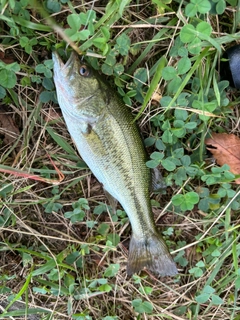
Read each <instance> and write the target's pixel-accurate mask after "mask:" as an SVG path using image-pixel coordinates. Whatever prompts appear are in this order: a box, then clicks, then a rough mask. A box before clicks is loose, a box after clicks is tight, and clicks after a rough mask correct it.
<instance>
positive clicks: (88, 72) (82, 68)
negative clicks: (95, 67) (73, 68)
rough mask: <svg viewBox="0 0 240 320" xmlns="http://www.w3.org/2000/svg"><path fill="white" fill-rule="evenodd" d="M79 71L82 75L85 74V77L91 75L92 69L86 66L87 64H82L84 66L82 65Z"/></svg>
mask: <svg viewBox="0 0 240 320" xmlns="http://www.w3.org/2000/svg"><path fill="white" fill-rule="evenodd" d="M79 72H80V75H81V76H83V77H87V76H89V74H90V71H89V69H88V67H87V66H85V65H82V66H81V67H80V70H79Z"/></svg>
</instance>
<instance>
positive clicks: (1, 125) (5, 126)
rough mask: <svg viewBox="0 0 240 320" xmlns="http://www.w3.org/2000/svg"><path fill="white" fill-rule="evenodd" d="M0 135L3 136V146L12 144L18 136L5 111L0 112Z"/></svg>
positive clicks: (17, 130) (18, 132) (17, 131)
mask: <svg viewBox="0 0 240 320" xmlns="http://www.w3.org/2000/svg"><path fill="white" fill-rule="evenodd" d="M0 133H1V134H3V135H4V136H5V138H4V140H3V142H4V143H5V144H12V143H14V142H15V141H16V139H17V138H18V137H19V135H20V131H19V129H18V128H17V126H16V125H15V123H14V121H13V119H12V117H11V115H10V114H8V113H6V111H5V110H1V111H0Z"/></svg>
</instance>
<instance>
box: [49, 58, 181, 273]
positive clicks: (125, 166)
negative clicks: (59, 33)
mask: <svg viewBox="0 0 240 320" xmlns="http://www.w3.org/2000/svg"><path fill="white" fill-rule="evenodd" d="M53 62H54V81H55V85H56V91H57V97H58V102H59V105H60V107H61V110H62V113H63V117H64V119H65V122H66V124H67V127H68V130H69V132H70V134H71V136H72V139H73V140H74V142H75V144H76V146H77V149H78V151H79V153H80V155H81V157H82V159H83V160H84V161H85V162H86V163H87V165H88V166H89V168H90V169H91V171H92V172H93V174H94V175H95V176H96V178H97V179H98V180H99V181H100V182H101V183H102V184H103V186H104V188H105V190H106V191H107V192H108V193H109V194H111V195H112V196H113V197H114V198H115V199H117V200H118V201H119V202H120V204H121V205H122V207H123V209H124V210H125V212H126V213H127V214H128V217H129V220H130V223H131V227H132V238H131V241H130V248H129V257H128V266H127V272H128V274H129V275H131V274H132V273H134V272H137V271H139V270H141V269H143V268H148V269H149V270H151V271H152V272H154V273H155V274H157V275H163V276H165V275H174V274H176V273H177V269H176V265H175V263H174V261H173V259H172V257H171V255H170V253H169V251H168V248H167V246H166V244H165V243H164V240H163V239H162V237H161V236H160V235H159V234H158V232H157V230H156V226H155V223H154V220H153V214H152V210H151V203H150V185H151V173H150V170H149V169H148V168H147V166H146V161H147V156H146V151H145V148H144V145H143V142H142V139H141V136H140V133H139V130H138V127H137V125H136V124H135V123H134V121H133V120H134V119H133V116H132V114H131V112H130V109H129V108H128V107H127V106H126V105H125V104H124V103H123V102H122V101H121V99H120V98H119V97H118V95H117V94H116V93H115V92H114V91H113V90H112V89H111V87H110V86H109V85H108V84H107V83H106V82H105V81H103V80H102V79H101V78H100V77H99V75H98V74H96V73H95V72H94V71H93V70H92V69H91V68H90V67H89V66H86V65H83V64H82V63H81V62H80V60H79V58H78V56H77V55H76V54H75V53H72V54H71V56H70V58H69V60H68V61H67V63H66V64H64V63H63V62H62V60H61V58H60V57H59V55H58V54H57V53H56V52H54V53H53Z"/></svg>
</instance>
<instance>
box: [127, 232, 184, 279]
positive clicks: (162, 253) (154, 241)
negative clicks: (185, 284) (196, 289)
mask: <svg viewBox="0 0 240 320" xmlns="http://www.w3.org/2000/svg"><path fill="white" fill-rule="evenodd" d="M144 268H147V269H148V270H150V271H152V272H153V273H154V274H156V275H158V276H174V275H175V274H177V273H178V271H177V267H176V264H175V262H174V261H173V258H172V256H171V254H170V253H169V251H168V248H167V246H166V244H165V242H164V240H163V239H162V237H161V236H160V235H158V234H157V233H155V234H152V235H150V236H149V237H148V238H142V239H138V238H137V237H136V236H134V234H133V235H132V239H131V242H130V248H129V256H128V265H127V274H128V275H132V274H133V273H135V272H138V271H140V270H142V269H144Z"/></svg>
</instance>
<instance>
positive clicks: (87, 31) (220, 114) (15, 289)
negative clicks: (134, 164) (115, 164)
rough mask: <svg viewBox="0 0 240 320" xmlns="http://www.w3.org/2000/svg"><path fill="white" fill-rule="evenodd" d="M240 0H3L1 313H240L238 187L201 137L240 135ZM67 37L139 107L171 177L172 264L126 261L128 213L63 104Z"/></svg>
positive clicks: (160, 213)
mask: <svg viewBox="0 0 240 320" xmlns="http://www.w3.org/2000/svg"><path fill="white" fill-rule="evenodd" d="M238 6H239V4H237V2H236V1H234V0H231V1H224V0H220V1H208V0H202V1H201V3H199V2H198V1H194V0H192V1H190V2H186V3H185V2H179V1H171V0H168V1H158V0H152V1H150V0H149V1H146V2H143V3H140V2H139V1H131V2H130V1H92V2H89V3H85V2H83V3H78V2H74V1H64V0H62V1H58V0H56V1H50V0H47V1H45V2H44V8H41V7H39V6H38V5H37V3H36V2H33V1H30V0H29V1H28V0H21V1H16V0H11V1H2V3H1V4H0V8H1V15H0V20H1V24H0V28H1V36H0V39H1V51H2V52H3V53H2V56H1V59H2V60H0V97H1V99H2V104H1V111H2V110H3V111H4V113H5V115H6V116H7V118H3V117H1V114H0V124H1V126H0V133H1V140H0V143H1V156H0V157H1V158H0V161H1V162H0V170H1V173H0V174H1V181H2V183H1V186H0V198H1V202H0V232H1V233H0V234H1V242H0V270H1V273H0V310H1V311H0V319H32V320H36V319H45V320H46V319H78V320H80V319H81V320H85V319H86V320H89V319H102V320H113V319H121V320H124V319H126V320H129V319H204V320H206V319H209V320H210V319H231V320H237V319H240V302H239V297H238V290H239V288H240V268H239V265H238V261H239V253H240V247H239V232H238V229H239V215H238V213H239V208H240V198H239V187H238V185H236V184H234V175H233V174H231V173H230V172H229V168H228V167H227V166H223V167H218V166H217V165H216V164H215V163H214V162H213V161H212V158H211V156H210V155H209V154H208V153H207V151H206V149H205V144H204V141H205V138H206V137H207V136H209V135H210V134H211V132H226V133H234V134H236V135H239V121H238V118H239V112H238V106H239V92H238V91H237V90H234V89H231V88H229V87H228V82H227V81H220V79H219V72H218V70H219V64H220V57H221V54H222V51H223V50H224V49H226V48H227V47H229V46H231V45H234V44H236V43H238V42H239V39H240V35H239V33H238V29H239V12H238V11H239V10H238V9H239V8H238ZM80 24H82V27H81V28H79V25H80ZM62 39H64V40H62ZM66 41H67V42H69V43H70V41H71V44H72V45H75V46H77V48H78V50H79V51H80V52H83V53H84V54H85V59H86V60H87V61H88V62H89V63H90V64H91V65H92V66H93V67H94V68H95V69H97V70H99V72H101V73H103V74H105V76H106V77H107V78H108V81H109V82H110V83H111V84H112V85H113V86H115V88H116V90H117V91H118V92H119V94H120V95H121V96H122V98H123V100H124V101H125V103H127V104H128V105H129V107H130V108H132V111H133V113H134V115H135V116H136V119H138V123H139V125H140V128H141V132H142V136H143V138H144V139H145V144H146V148H147V151H148V153H149V161H148V162H147V165H148V166H149V167H151V168H155V167H160V168H161V172H162V175H163V179H164V183H165V185H166V187H165V188H164V189H161V190H160V191H158V192H154V193H152V195H151V198H152V205H153V212H154V216H155V220H156V221H157V224H158V226H159V228H160V229H161V232H162V234H163V236H164V238H165V240H166V242H167V244H168V246H169V248H170V250H171V251H172V254H173V256H174V258H175V261H176V263H177V265H178V269H179V275H177V276H176V277H172V278H171V277H166V278H156V277H155V276H154V275H153V274H150V273H149V272H148V271H147V270H146V271H143V272H141V273H140V274H138V275H134V276H132V277H130V278H129V277H127V275H126V261H127V254H128V246H129V237H130V235H131V228H130V225H129V223H128V218H127V216H126V214H125V212H124V211H122V208H121V207H120V205H118V206H117V210H116V212H115V211H114V210H113V209H112V207H111V206H110V205H109V202H108V200H107V198H106V196H105V194H104V192H103V190H102V187H101V185H100V184H99V183H98V181H97V180H96V179H95V177H94V176H93V175H91V172H90V171H89V170H88V168H87V167H86V165H85V164H84V163H83V162H82V161H81V159H80V157H79V156H78V154H77V152H76V149H75V146H74V145H73V142H72V141H71V138H70V136H69V133H68V131H67V129H66V126H65V124H64V122H63V120H62V118H61V113H60V109H59V106H58V104H57V100H56V94H55V89H54V84H53V81H52V61H51V52H52V50H54V49H56V48H57V49H58V51H59V52H60V53H62V54H63V55H64V54H65V52H66V50H68V49H66ZM9 123H10V124H9ZM16 128H17V129H18V130H19V135H18V134H16V133H15V134H14V132H17V131H15V129H16ZM6 136H7V137H8V140H7V141H8V142H7V143H6V140H4V138H6ZM9 139H10V140H9ZM4 141H5V142H4ZM9 172H12V174H9ZM20 173H22V174H20ZM30 174H34V175H35V176H36V175H37V176H38V177H39V178H40V179H38V180H36V177H33V178H34V179H29V178H28V177H29V175H30ZM62 175H64V178H63V176H62ZM56 180H57V181H58V182H59V183H58V184H56Z"/></svg>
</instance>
